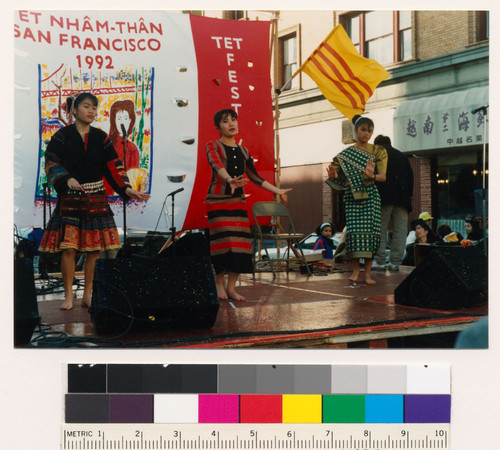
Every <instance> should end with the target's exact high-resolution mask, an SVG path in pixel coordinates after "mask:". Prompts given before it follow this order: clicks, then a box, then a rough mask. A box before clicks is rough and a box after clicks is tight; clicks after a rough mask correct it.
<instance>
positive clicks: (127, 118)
mask: <svg viewBox="0 0 500 450" xmlns="http://www.w3.org/2000/svg"><path fill="white" fill-rule="evenodd" d="M135 121H136V113H135V106H134V102H133V101H132V100H129V99H125V100H117V101H115V102H114V103H113V104H112V105H111V108H110V111H109V123H110V128H109V138H110V139H111V142H113V146H114V147H115V151H116V153H117V155H118V157H119V158H120V159H121V160H122V161H123V164H124V166H125V169H126V171H127V176H128V178H129V181H130V183H131V185H132V187H133V188H134V189H137V190H138V191H139V192H147V191H148V183H149V175H148V171H147V170H146V169H142V168H141V167H140V153H139V149H138V148H137V145H136V144H135V143H134V142H132V140H131V139H130V136H131V135H132V132H133V131H134V126H135ZM122 126H123V128H122ZM123 130H125V136H124V135H123ZM124 152H125V158H123V155H124ZM106 192H108V195H113V194H114V195H116V193H115V192H114V191H113V190H112V189H111V187H110V186H109V185H106Z"/></svg>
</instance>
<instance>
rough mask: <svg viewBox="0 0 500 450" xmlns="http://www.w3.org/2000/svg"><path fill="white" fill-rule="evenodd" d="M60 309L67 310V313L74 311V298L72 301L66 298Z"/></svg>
mask: <svg viewBox="0 0 500 450" xmlns="http://www.w3.org/2000/svg"><path fill="white" fill-rule="evenodd" d="M60 309H63V310H66V311H69V310H70V309H73V297H71V298H70V299H67V298H65V299H64V302H63V303H62V305H61V306H60Z"/></svg>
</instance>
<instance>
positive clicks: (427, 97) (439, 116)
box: [205, 10, 489, 233]
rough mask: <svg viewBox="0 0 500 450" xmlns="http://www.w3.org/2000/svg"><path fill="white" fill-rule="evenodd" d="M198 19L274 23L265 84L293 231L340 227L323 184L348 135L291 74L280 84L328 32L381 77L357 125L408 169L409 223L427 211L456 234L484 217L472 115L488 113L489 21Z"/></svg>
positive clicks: (378, 14)
mask: <svg viewBox="0 0 500 450" xmlns="http://www.w3.org/2000/svg"><path fill="white" fill-rule="evenodd" d="M205 14H207V15H210V16H212V17H221V18H234V19H239V20H248V19H252V20H273V21H274V25H273V36H275V38H276V39H275V40H274V42H273V54H274V58H273V67H272V79H273V82H274V86H275V87H276V88H282V92H281V94H280V95H279V100H278V106H277V109H278V108H279V124H278V127H279V140H278V141H277V142H279V162H278V165H279V166H280V182H281V184H282V185H283V186H291V187H294V192H293V195H291V196H290V197H291V199H290V205H289V209H290V210H291V213H292V216H293V217H294V218H296V219H295V222H296V227H297V228H298V229H299V230H300V231H302V232H306V233H308V232H311V231H313V230H314V228H315V227H316V226H317V225H318V224H319V223H321V222H323V221H333V222H334V224H335V227H336V228H337V229H338V230H340V229H341V228H342V226H343V220H344V219H343V204H342V198H341V196H340V195H338V194H335V193H332V192H331V190H330V188H329V187H328V186H326V184H325V183H324V182H323V181H324V180H325V179H326V167H327V165H328V163H329V162H330V161H331V159H332V158H333V157H334V156H335V154H337V153H338V152H339V151H340V150H342V148H343V147H344V142H346V138H348V136H346V133H347V134H349V130H351V128H350V126H349V125H347V126H346V122H347V121H346V118H345V117H344V116H342V114H341V113H340V112H339V111H337V110H336V109H335V108H334V106H333V105H332V104H331V103H329V102H328V101H327V100H326V99H325V98H324V97H323V95H322V94H321V92H320V91H319V89H318V88H317V87H316V85H315V83H314V82H313V81H312V80H311V79H310V78H309V77H308V76H307V75H305V74H302V73H299V74H298V75H297V76H295V77H294V78H293V79H292V80H291V82H289V83H288V84H286V83H287V81H288V80H289V79H290V76H291V75H292V74H293V73H294V72H295V71H296V70H297V68H299V67H300V65H301V64H302V63H303V62H304V61H305V60H306V59H307V58H308V56H309V55H310V54H311V53H312V52H313V51H314V50H315V49H316V47H317V46H318V45H319V44H320V43H321V41H322V40H323V39H324V38H325V37H326V36H327V35H328V33H329V32H330V31H331V30H332V29H333V27H334V26H336V25H337V24H342V25H343V26H344V28H345V29H346V31H347V33H348V34H349V36H350V38H351V40H352V42H353V43H354V44H355V46H356V47H357V49H358V51H359V52H360V53H361V54H362V55H363V56H365V57H367V58H373V59H375V60H377V61H378V62H379V63H381V64H382V65H383V66H384V67H385V69H386V70H387V71H388V72H389V73H390V77H389V78H388V79H387V80H385V81H383V82H382V83H381V84H380V85H379V86H378V87H377V89H376V90H375V93H374V95H373V96H372V97H371V98H370V100H369V101H368V103H367V105H366V111H365V115H366V116H368V117H370V118H371V119H372V120H373V121H374V122H375V131H374V136H376V135H377V134H384V135H387V136H390V137H391V139H392V141H393V145H394V147H396V148H398V149H399V150H401V151H402V152H404V153H405V154H406V155H407V156H408V157H409V159H410V163H411V165H412V168H413V171H414V175H415V190H414V202H413V203H414V207H413V212H412V214H411V215H410V217H411V218H413V217H416V216H418V214H419V213H420V212H422V211H429V212H430V213H431V214H432V215H433V216H434V217H435V218H436V220H437V222H436V223H435V225H437V224H438V223H439V222H442V221H447V222H449V223H451V224H452V225H456V227H458V231H463V230H462V229H461V228H460V227H461V226H462V223H463V219H464V218H465V217H470V216H482V215H483V211H482V209H481V205H484V202H482V201H480V200H481V198H482V196H483V192H484V191H485V190H486V189H487V185H488V175H487V167H488V165H487V143H488V135H487V129H486V127H485V126H486V124H487V114H486V113H487V108H485V109H482V110H481V109H480V110H479V111H477V109H478V108H481V107H483V106H487V105H488V83H489V12H488V11H451V10H450V11H442V10H440V11H269V12H262V11H224V12H208V11H207V12H205ZM346 130H348V131H347V132H346ZM483 189H484V190H483ZM311 198H314V199H317V201H315V202H312V201H311ZM313 203H314V205H313Z"/></svg>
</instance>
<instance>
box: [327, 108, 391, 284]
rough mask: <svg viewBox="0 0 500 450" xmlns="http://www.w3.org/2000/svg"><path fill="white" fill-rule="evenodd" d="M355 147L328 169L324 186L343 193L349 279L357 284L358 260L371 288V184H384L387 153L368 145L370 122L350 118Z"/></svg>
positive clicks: (374, 196)
mask: <svg viewBox="0 0 500 450" xmlns="http://www.w3.org/2000/svg"><path fill="white" fill-rule="evenodd" d="M352 122H353V124H354V135H355V143H354V144H351V145H350V146H349V147H348V148H346V149H344V150H342V151H341V152H340V153H339V154H338V155H337V156H336V157H335V158H334V159H333V163H332V164H331V165H330V166H329V167H328V169H327V171H328V176H329V178H330V180H328V184H329V185H330V186H331V187H332V188H335V189H342V190H344V191H345V192H344V203H345V211H346V241H345V246H346V254H347V258H348V259H352V261H353V264H354V271H353V273H352V275H351V276H350V277H349V280H351V281H352V282H355V281H358V277H359V274H360V263H359V260H360V259H361V258H363V259H364V261H365V271H364V273H365V283H366V284H375V280H374V279H373V278H372V276H371V268H372V261H373V256H374V254H375V252H376V251H377V248H378V246H379V244H380V214H381V206H380V196H379V193H378V190H377V187H376V185H375V181H379V182H384V181H385V179H386V176H385V173H386V169H387V152H386V150H385V149H384V148H383V147H382V146H379V145H373V144H369V143H368V141H369V140H370V139H371V137H372V135H373V128H374V124H373V121H372V120H371V119H369V118H367V117H361V116H359V115H356V116H354V117H353V119H352Z"/></svg>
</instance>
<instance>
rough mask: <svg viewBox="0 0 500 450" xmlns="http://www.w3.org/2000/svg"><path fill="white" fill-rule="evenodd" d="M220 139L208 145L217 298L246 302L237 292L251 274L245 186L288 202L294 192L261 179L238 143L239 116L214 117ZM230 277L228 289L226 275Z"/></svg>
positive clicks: (220, 113) (230, 112) (222, 114)
mask: <svg viewBox="0 0 500 450" xmlns="http://www.w3.org/2000/svg"><path fill="white" fill-rule="evenodd" d="M214 124H215V127H216V128H217V130H218V131H219V134H220V139H218V140H217V141H210V142H208V143H207V157H208V162H209V164H210V166H211V167H212V181H211V183H210V187H209V189H208V194H207V209H208V224H209V228H210V254H211V257H212V264H213V266H214V269H215V284H216V286H217V295H218V297H219V299H221V300H227V299H228V298H231V299H233V300H240V301H244V300H245V297H243V296H242V295H241V294H238V293H237V292H236V290H235V286H236V281H237V280H238V276H239V274H240V273H252V242H251V236H250V226H249V220H248V212H247V208H246V203H245V192H244V190H243V186H245V184H246V183H247V179H244V178H243V175H244V174H245V175H246V176H247V177H248V179H250V181H252V182H253V183H255V184H256V185H258V186H260V187H262V188H263V189H266V190H268V191H270V192H273V193H274V194H276V195H280V196H281V198H282V200H283V203H284V204H285V205H286V204H287V201H288V197H287V193H288V192H290V191H291V189H279V188H277V187H275V186H273V185H272V184H271V183H269V182H267V181H266V180H264V179H263V178H261V177H260V176H259V174H258V173H257V170H256V169H255V166H254V162H253V159H252V157H251V156H250V153H249V152H248V150H247V149H246V148H245V147H243V146H241V145H238V144H237V143H236V140H235V136H236V135H237V134H238V114H237V113H236V111H233V110H232V109H223V110H221V111H218V112H217V113H216V114H215V116H214ZM226 273H227V274H228V277H227V278H228V280H227V287H226V286H224V275H225V274H226Z"/></svg>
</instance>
